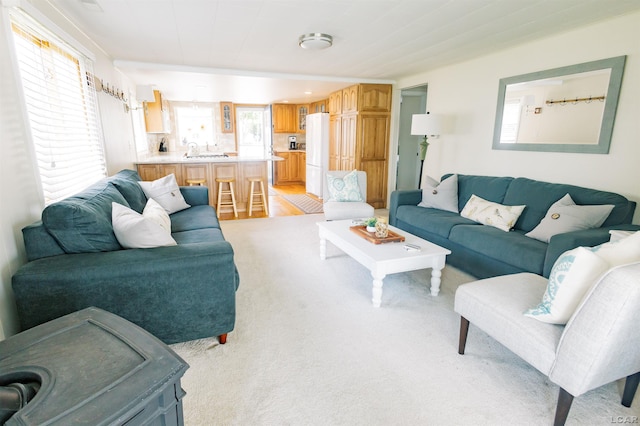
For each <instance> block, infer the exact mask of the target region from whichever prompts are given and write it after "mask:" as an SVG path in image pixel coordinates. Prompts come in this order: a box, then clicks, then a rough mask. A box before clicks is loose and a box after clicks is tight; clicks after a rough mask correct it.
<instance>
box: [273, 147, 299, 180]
mask: <svg viewBox="0 0 640 426" xmlns="http://www.w3.org/2000/svg"><path fill="white" fill-rule="evenodd" d="M275 155H277V156H278V157H282V158H283V160H282V161H277V162H275V177H274V184H275V185H290V184H303V183H305V180H306V178H307V176H306V170H307V154H306V153H305V152H304V151H278V152H276V154H275Z"/></svg>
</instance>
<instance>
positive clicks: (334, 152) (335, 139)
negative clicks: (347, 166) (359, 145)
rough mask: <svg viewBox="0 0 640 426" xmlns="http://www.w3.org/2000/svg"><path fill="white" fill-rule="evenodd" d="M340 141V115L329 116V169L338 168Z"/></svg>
mask: <svg viewBox="0 0 640 426" xmlns="http://www.w3.org/2000/svg"><path fill="white" fill-rule="evenodd" d="M341 141H342V117H341V116H340V115H330V116H329V170H340V145H341Z"/></svg>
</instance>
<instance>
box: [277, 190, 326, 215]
mask: <svg viewBox="0 0 640 426" xmlns="http://www.w3.org/2000/svg"><path fill="white" fill-rule="evenodd" d="M282 198H284V199H285V200H287V201H288V202H290V203H291V204H293V205H294V206H296V207H297V208H299V209H300V210H302V211H303V212H305V213H306V214H314V213H322V211H323V210H322V202H320V201H318V200H314V199H313V198H311V197H309V196H308V195H306V194H288V195H283V196H282Z"/></svg>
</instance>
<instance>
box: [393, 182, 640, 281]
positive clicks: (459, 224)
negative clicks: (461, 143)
mask: <svg viewBox="0 0 640 426" xmlns="http://www.w3.org/2000/svg"><path fill="white" fill-rule="evenodd" d="M448 176H451V175H450V174H447V175H445V176H443V178H442V180H444V179H446V178H447V177H448ZM473 194H475V195H477V196H479V197H482V198H484V199H485V200H488V201H493V202H496V203H499V204H504V205H510V206H517V205H526V207H525V209H524V211H523V212H522V214H521V215H520V217H519V218H518V221H517V222H516V224H515V226H514V229H513V230H512V231H510V232H505V231H503V230H500V229H497V228H494V227H491V226H486V225H481V224H479V223H477V222H474V221H472V220H469V219H466V218H464V217H462V216H460V214H458V213H454V212H450V211H445V210H438V209H434V208H425V207H419V206H418V204H419V203H420V201H421V200H422V191H421V190H405V191H394V192H393V193H392V194H391V203H390V208H389V223H390V224H391V225H393V226H396V227H398V228H400V229H403V230H405V231H408V232H410V233H412V234H414V235H417V236H419V237H420V238H423V239H425V240H428V241H431V242H432V243H435V244H437V245H440V246H442V247H446V248H448V249H449V250H451V254H450V255H449V256H447V264H450V265H452V266H455V267H457V268H459V269H461V270H463V271H465V272H467V273H469V274H471V275H473V276H475V277H477V278H489V277H493V276H498V275H506V274H514V273H519V272H532V273H535V274H538V275H542V276H544V277H548V276H549V273H550V272H551V268H552V267H553V264H554V262H555V261H556V259H557V258H558V257H559V256H560V255H561V254H562V253H564V252H565V251H567V250H570V249H572V248H575V247H579V246H594V245H597V244H601V243H603V242H606V241H609V238H610V235H609V230H612V229H625V230H638V229H640V226H638V225H632V224H631V221H632V219H633V213H634V211H635V207H636V203H635V202H633V201H629V200H628V199H627V198H625V197H623V196H622V195H618V194H615V193H612V192H606V191H598V190H595V189H588V188H583V187H579V186H573V185H565V184H556V183H548V182H542V181H537V180H532V179H527V178H512V177H493V176H474V175H458V211H462V209H463V208H464V206H465V204H466V203H467V201H468V200H469V198H471V195H473ZM565 194H570V195H571V198H572V199H573V200H574V201H575V203H576V204H578V205H593V204H613V205H614V208H613V210H612V211H611V213H610V214H609V216H608V217H607V219H606V220H605V222H604V223H603V224H602V226H601V227H599V228H595V229H588V230H581V231H573V232H567V233H563V234H558V235H554V236H553V237H552V238H551V240H550V241H549V243H545V242H542V241H539V240H536V239H533V238H529V237H527V236H525V234H526V233H527V232H529V231H531V230H532V229H533V228H535V227H536V226H537V225H538V224H539V223H540V221H541V220H542V219H543V218H544V216H545V214H546V213H547V210H548V209H549V207H550V206H551V205H552V204H553V203H555V202H556V201H557V200H559V199H560V198H562V197H563V196H564V195H565Z"/></svg>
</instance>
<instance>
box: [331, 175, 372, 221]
mask: <svg viewBox="0 0 640 426" xmlns="http://www.w3.org/2000/svg"><path fill="white" fill-rule="evenodd" d="M322 194H323V201H324V202H323V206H322V209H323V211H324V217H325V219H326V220H343V219H364V218H367V217H372V216H373V214H374V208H373V206H372V205H371V204H367V174H366V173H365V172H363V171H358V170H352V171H343V170H333V171H328V172H327V174H326V176H325V179H324V182H323V190H322Z"/></svg>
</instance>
